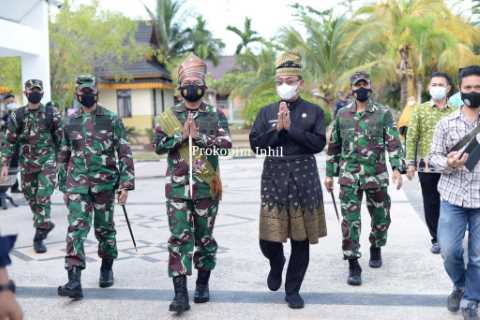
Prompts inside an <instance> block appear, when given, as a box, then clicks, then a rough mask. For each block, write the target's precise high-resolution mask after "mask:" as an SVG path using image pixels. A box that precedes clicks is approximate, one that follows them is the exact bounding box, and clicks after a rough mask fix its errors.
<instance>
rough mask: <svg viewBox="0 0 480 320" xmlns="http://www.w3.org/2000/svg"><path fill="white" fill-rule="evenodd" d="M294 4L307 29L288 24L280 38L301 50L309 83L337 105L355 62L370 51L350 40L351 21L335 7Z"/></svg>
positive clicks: (283, 43) (300, 19)
mask: <svg viewBox="0 0 480 320" xmlns="http://www.w3.org/2000/svg"><path fill="white" fill-rule="evenodd" d="M293 7H294V8H295V9H296V15H297V17H298V19H299V21H300V22H301V24H302V26H303V28H304V29H305V31H306V33H305V36H303V35H302V34H301V33H300V32H299V31H298V30H297V29H295V28H293V27H285V28H283V29H282V30H281V31H280V34H279V36H278V41H279V42H280V44H281V45H282V46H283V47H284V49H286V50H297V51H298V52H299V53H300V54H301V56H302V58H303V69H304V72H303V74H304V78H305V81H306V84H307V87H308V88H309V89H311V90H314V91H317V92H318V94H319V95H320V96H321V98H322V99H323V100H324V102H326V103H327V104H328V105H330V106H333V102H334V100H335V93H336V92H337V91H339V90H344V89H345V87H346V85H347V84H348V80H346V79H347V78H348V76H349V75H350V74H351V73H352V72H353V71H354V68H355V66H357V65H362V64H363V63H365V62H366V61H367V59H368V55H365V54H363V53H362V52H361V50H362V48H361V47H359V46H357V45H355V44H353V43H349V42H348V41H347V40H348V33H347V32H348V30H349V29H348V26H349V24H348V20H347V18H346V17H345V16H344V15H340V16H336V15H335V14H334V13H333V11H332V10H326V11H321V12H320V11H317V10H315V9H313V8H311V7H304V6H300V5H298V4H297V5H295V6H293Z"/></svg>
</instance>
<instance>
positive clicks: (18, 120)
mask: <svg viewBox="0 0 480 320" xmlns="http://www.w3.org/2000/svg"><path fill="white" fill-rule="evenodd" d="M24 119H25V107H20V108H18V109H17V110H15V111H14V112H12V121H14V122H15V126H16V127H17V131H16V132H15V133H16V134H17V136H18V135H20V134H21V133H22V131H23V124H24Z"/></svg>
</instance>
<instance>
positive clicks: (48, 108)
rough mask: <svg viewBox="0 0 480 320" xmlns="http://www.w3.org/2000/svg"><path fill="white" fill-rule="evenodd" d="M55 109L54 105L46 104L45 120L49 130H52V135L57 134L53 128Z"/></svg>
mask: <svg viewBox="0 0 480 320" xmlns="http://www.w3.org/2000/svg"><path fill="white" fill-rule="evenodd" d="M54 111H55V110H54V109H53V107H52V106H46V111H45V112H46V115H45V122H46V127H47V128H48V130H50V132H51V133H52V135H54V134H55V130H54V129H53V113H54Z"/></svg>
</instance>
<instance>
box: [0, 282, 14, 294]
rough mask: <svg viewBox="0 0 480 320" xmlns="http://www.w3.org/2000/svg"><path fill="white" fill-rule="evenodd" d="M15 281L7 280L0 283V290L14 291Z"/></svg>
mask: <svg viewBox="0 0 480 320" xmlns="http://www.w3.org/2000/svg"><path fill="white" fill-rule="evenodd" d="M15 289H16V286H15V282H13V280H10V281H8V282H7V283H6V284H0V292H2V291H10V292H12V293H15Z"/></svg>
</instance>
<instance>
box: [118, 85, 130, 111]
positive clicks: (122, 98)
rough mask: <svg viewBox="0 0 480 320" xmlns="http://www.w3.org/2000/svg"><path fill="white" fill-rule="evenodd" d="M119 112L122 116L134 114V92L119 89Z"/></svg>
mask: <svg viewBox="0 0 480 320" xmlns="http://www.w3.org/2000/svg"><path fill="white" fill-rule="evenodd" d="M117 113H118V116H119V117H120V118H130V117H131V116H132V94H131V91H130V90H117Z"/></svg>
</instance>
